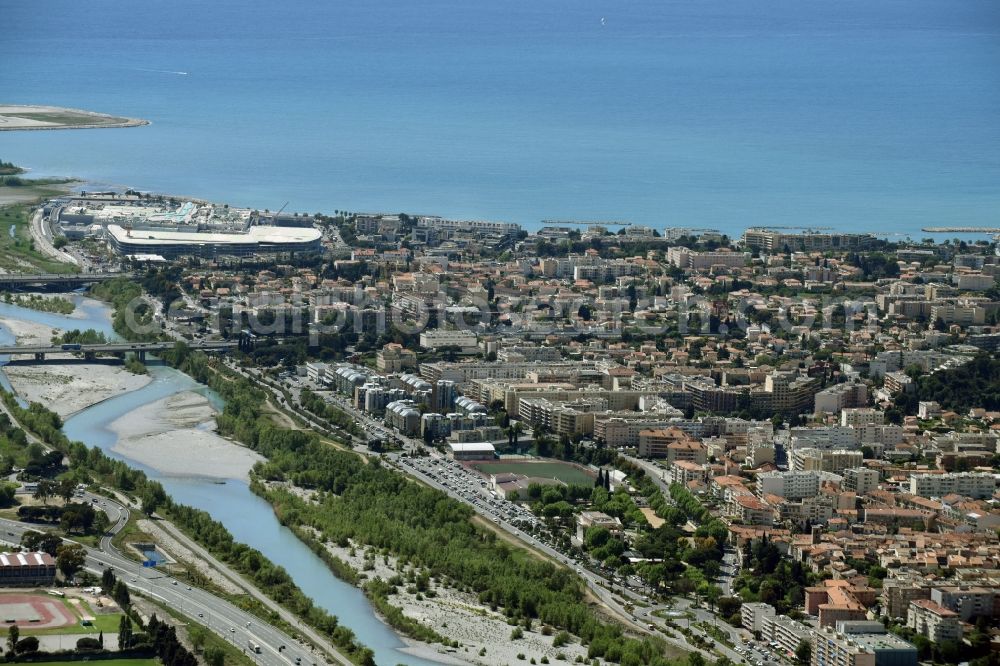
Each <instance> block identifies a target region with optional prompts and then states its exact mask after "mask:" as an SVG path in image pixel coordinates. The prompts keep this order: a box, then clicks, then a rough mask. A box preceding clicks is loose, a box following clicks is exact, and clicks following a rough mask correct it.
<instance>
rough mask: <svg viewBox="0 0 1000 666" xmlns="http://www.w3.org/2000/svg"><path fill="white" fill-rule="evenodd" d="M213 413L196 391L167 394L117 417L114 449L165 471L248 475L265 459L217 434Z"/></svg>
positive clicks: (212, 475) (223, 476)
mask: <svg viewBox="0 0 1000 666" xmlns="http://www.w3.org/2000/svg"><path fill="white" fill-rule="evenodd" d="M214 416H215V410H214V409H213V408H212V406H211V405H210V404H209V402H208V399H207V398H205V397H204V396H202V395H200V394H198V393H194V392H192V391H185V392H183V393H177V394H175V395H172V396H168V397H166V398H163V399H161V400H157V401H156V402H152V403H150V404H148V405H145V406H143V407H140V408H139V409H137V410H135V411H134V412H131V413H129V414H126V415H125V416H122V417H121V418H119V419H117V420H115V421H113V422H112V423H111V429H112V430H113V431H114V432H115V433H116V434H117V435H118V443H117V444H115V446H114V447H113V450H114V451H115V452H116V453H120V454H121V455H123V456H125V457H127V458H130V459H132V460H135V461H137V462H140V463H142V464H143V465H148V466H149V467H152V468H153V469H155V470H157V471H159V472H162V473H163V474H170V475H177V476H192V475H197V476H201V477H209V478H218V479H247V478H248V477H249V472H250V468H251V467H253V466H254V465H255V464H256V463H257V462H258V461H261V460H263V459H264V458H263V457H262V456H260V455H258V454H257V453H255V452H253V451H251V450H250V449H248V448H246V447H243V446H239V445H238V444H234V443H233V442H231V441H229V440H227V439H225V438H224V437H222V436H220V435H218V434H216V432H215V419H214Z"/></svg>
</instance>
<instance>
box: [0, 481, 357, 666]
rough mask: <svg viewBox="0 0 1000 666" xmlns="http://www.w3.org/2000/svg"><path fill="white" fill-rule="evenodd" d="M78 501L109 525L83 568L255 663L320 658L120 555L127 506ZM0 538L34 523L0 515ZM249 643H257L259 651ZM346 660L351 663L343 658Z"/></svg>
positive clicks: (284, 664) (281, 665)
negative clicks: (113, 579) (117, 540)
mask: <svg viewBox="0 0 1000 666" xmlns="http://www.w3.org/2000/svg"><path fill="white" fill-rule="evenodd" d="M82 499H83V500H85V501H86V500H89V501H92V502H93V503H94V504H95V505H97V506H98V507H99V508H100V509H102V510H103V511H104V512H105V513H106V514H107V515H108V518H109V520H110V521H111V522H112V523H113V524H114V526H113V527H112V528H111V529H110V530H108V532H107V534H106V535H105V536H103V537H102V538H101V541H100V547H99V548H87V549H86V550H87V559H86V563H85V565H84V568H85V569H86V570H88V571H90V572H92V573H95V574H97V575H100V574H102V573H103V572H104V571H105V570H106V569H111V570H113V571H114V573H115V575H116V576H117V577H118V579H119V580H122V581H123V582H125V584H126V585H128V587H129V589H130V590H132V591H136V592H139V593H141V594H142V595H144V596H146V597H149V598H151V599H153V600H155V601H159V602H161V603H163V604H164V605H166V606H167V607H168V608H170V609H172V610H175V611H177V612H178V613H181V614H183V615H186V616H187V617H189V618H191V620H192V621H194V622H197V623H198V624H201V625H204V626H205V627H207V628H208V629H210V630H211V631H213V632H214V633H216V634H218V635H219V636H221V637H223V638H224V639H225V640H227V641H229V642H231V643H233V644H234V645H235V646H236V648H237V649H240V650H242V651H243V652H245V653H246V654H247V655H248V656H249V657H251V658H252V659H253V660H254V662H256V663H258V664H262V665H266V666H288V665H289V664H292V665H300V664H302V665H308V666H313V664H317V663H319V662H325V659H324V658H323V657H322V656H321V655H318V654H316V653H315V652H314V651H312V650H311V649H310V647H308V646H306V645H303V644H302V643H300V642H299V641H296V640H293V639H292V638H291V637H290V636H289V635H288V634H286V633H285V632H283V631H281V630H280V629H278V628H276V627H273V626H271V625H270V624H267V623H265V622H263V621H261V620H260V619H259V618H258V617H257V616H255V615H251V614H250V613H248V612H246V611H244V610H241V609H239V608H237V607H236V606H234V605H233V604H231V603H229V602H228V601H225V600H224V599H220V598H219V597H216V596H214V595H213V594H211V593H210V592H207V591H205V590H203V589H200V588H198V587H192V586H190V585H188V584H186V583H184V582H182V581H179V580H177V579H175V578H173V577H171V576H168V575H166V574H164V573H163V572H161V571H158V570H157V569H155V568H147V567H143V566H142V565H141V564H140V563H139V562H136V561H135V560H131V559H129V558H127V557H125V556H124V555H122V554H121V553H120V552H118V550H117V549H116V548H115V547H114V546H113V545H112V543H111V542H112V539H113V537H114V535H115V534H117V532H118V531H119V530H121V529H122V528H123V527H124V526H125V524H126V523H127V522H128V520H129V509H128V508H127V507H125V506H123V505H121V504H119V503H117V502H114V501H112V500H110V499H107V498H104V497H100V496H98V495H90V494H89V493H88V494H85V496H84V497H83V498H82ZM0 530H2V534H0V538H2V540H3V541H6V542H8V543H11V544H14V545H17V544H20V542H21V538H22V536H23V535H24V533H25V532H30V531H38V530H39V526H37V525H30V524H27V523H21V522H17V521H13V520H5V519H0ZM251 645H256V646H259V648H260V653H257V652H255V651H254V650H253V649H252V648H251ZM344 663H345V664H347V663H350V662H347V661H346V660H345V661H344Z"/></svg>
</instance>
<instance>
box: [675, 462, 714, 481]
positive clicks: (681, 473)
mask: <svg viewBox="0 0 1000 666" xmlns="http://www.w3.org/2000/svg"><path fill="white" fill-rule="evenodd" d="M707 478H708V467H707V466H705V465H699V464H698V463H694V462H690V461H688V460H677V461H675V462H674V464H673V465H671V466H670V480H671V482H672V483H679V484H681V485H686V484H687V483H689V482H691V481H705V480H706V479H707Z"/></svg>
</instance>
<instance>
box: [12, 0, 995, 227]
mask: <svg viewBox="0 0 1000 666" xmlns="http://www.w3.org/2000/svg"><path fill="white" fill-rule="evenodd" d="M0 35H2V37H0V40H2V42H0V43H2V48H0V53H2V54H3V55H2V60H0V101H2V102H11V103H23V104H34V103H41V104H55V105H62V106H69V107H76V108H85V109H91V110H96V111H103V112H107V113H112V114H120V115H127V116H135V117H141V118H146V119H149V120H151V121H152V123H153V124H152V125H151V126H148V127H141V128H132V129H115V130H89V131H59V132H16V133H15V132H2V133H0V159H5V160H13V161H14V162H17V163H20V164H23V165H26V166H29V167H31V168H32V169H33V171H34V172H35V173H37V174H41V175H59V176H63V175H72V176H78V177H82V178H86V179H88V180H91V181H93V182H95V183H98V184H107V185H116V186H125V185H127V186H133V187H136V188H139V189H145V190H156V191H166V192H170V193H175V194H181V195H191V196H197V197H204V198H209V199H215V200H218V201H224V202H227V203H231V204H233V205H249V206H256V207H260V208H270V209H271V210H275V209H277V208H280V207H281V206H282V205H283V204H285V202H288V208H287V210H294V211H302V212H317V211H322V212H332V211H334V210H350V211H389V212H401V211H403V212H410V213H426V214H441V215H448V216H460V217H472V218H480V219H495V220H505V221H513V222H519V223H521V224H523V225H525V226H527V227H529V228H530V227H535V226H537V225H538V223H539V222H540V221H541V220H543V219H586V220H593V219H609V220H629V221H632V222H636V223H641V224H647V225H652V226H656V227H661V228H662V227H664V226H695V227H711V228H718V229H722V230H724V231H726V232H729V233H739V232H740V231H741V230H742V229H743V228H744V227H746V226H748V225H752V224H767V225H811V226H819V225H826V226H831V227H835V228H837V229H842V230H852V231H860V230H864V231H883V232H896V233H902V234H913V235H914V236H915V237H919V236H920V235H921V234H920V232H919V228H920V227H921V226H922V225H931V224H932V225H992V226H1000V2H997V0H835V1H834V0H827V1H825V2H822V1H818V0H573V1H563V0H559V1H552V0H530V1H529V0H505V1H503V2H482V1H480V2H476V1H469V0H461V1H459V0H424V1H420V2H414V1H412V0H411V1H408V2H403V1H400V0H365V1H360V0H350V1H344V0H321V1H317V0H309V1H306V0H283V1H281V2H275V1H273V0H272V1H270V2H259V1H257V0H243V1H241V2H235V1H233V0H213V1H212V2H204V1H193V0H169V1H167V0H148V1H145V2H141V3H136V2H132V1H126V0H91V1H89V2H79V1H78V0H46V1H45V2H42V3H34V2H2V3H0Z"/></svg>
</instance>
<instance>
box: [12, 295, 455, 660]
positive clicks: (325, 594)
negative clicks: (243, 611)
mask: <svg viewBox="0 0 1000 666" xmlns="http://www.w3.org/2000/svg"><path fill="white" fill-rule="evenodd" d="M72 299H73V300H74V301H75V302H76V303H77V306H78V307H77V310H76V312H74V314H73V315H72V316H65V315H58V314H52V313H47V312H38V311H35V310H30V309H27V308H22V307H18V306H15V305H10V304H6V303H3V304H0V344H13V342H14V337H13V335H12V334H11V332H10V330H9V329H7V327H5V326H3V325H2V324H3V322H4V321H5V320H7V319H17V320H21V321H28V322H35V323H39V324H44V325H46V326H52V327H55V328H61V329H72V328H79V329H87V328H93V329H96V330H99V331H102V332H104V333H105V334H108V335H113V331H112V329H111V312H110V310H109V308H108V307H107V306H105V305H104V304H101V303H97V302H95V301H93V300H90V299H86V298H84V297H82V296H80V295H73V296H72ZM6 360H7V359H6V357H2V358H0V363H6ZM149 369H150V374H151V375H152V377H153V381H152V382H150V383H149V384H147V385H146V386H144V387H143V388H140V389H138V390H135V391H131V392H129V393H124V394H122V395H119V396H116V397H114V398H110V399H108V400H105V401H103V402H100V403H98V404H96V405H93V406H91V407H88V408H87V409H84V410H82V411H80V412H78V413H76V414H74V415H73V416H72V417H70V418H68V419H67V420H66V422H65V424H64V427H63V430H64V432H65V433H66V435H67V436H68V437H69V438H70V439H73V440H79V441H81V442H84V443H86V444H88V445H90V446H97V447H99V448H101V449H102V450H103V451H104V452H105V453H106V454H108V455H109V456H111V457H114V458H118V459H122V460H125V461H126V462H128V463H129V464H130V465H131V466H132V467H135V468H136V469H141V470H143V471H144V472H145V473H146V474H147V475H149V476H150V477H151V478H154V479H156V480H157V481H159V482H160V483H162V484H163V486H164V488H166V490H167V492H168V493H170V495H171V496H172V497H173V498H174V500H176V501H178V502H180V503H182V504H187V505H190V506H193V507H196V508H199V509H202V510H204V511H207V512H208V513H209V514H211V516H212V517H213V518H215V519H216V520H218V521H219V522H221V523H222V524H224V525H225V526H226V527H227V528H228V529H229V531H230V532H231V533H232V535H233V536H234V537H235V538H236V540H237V541H241V542H243V543H245V544H248V545H250V546H252V547H254V548H256V549H257V550H259V551H260V552H262V553H263V554H264V555H265V556H267V557H268V558H269V559H270V560H271V561H272V562H274V563H276V564H279V565H281V566H282V567H284V568H285V569H286V570H287V571H288V573H289V574H290V575H291V576H292V578H293V579H294V580H295V582H296V584H297V585H298V586H299V587H300V588H301V589H302V590H304V591H305V592H306V594H308V595H309V596H311V597H312V599H313V601H315V602H316V604H317V605H319V606H320V607H322V608H325V609H326V610H327V611H329V612H330V613H332V614H334V615H336V616H337V618H338V619H339V620H340V623H341V624H342V625H344V626H347V627H349V628H350V629H351V630H352V631H353V632H354V634H355V635H356V636H357V638H358V640H360V641H361V642H362V643H363V644H364V645H365V646H367V647H369V648H371V649H372V650H374V651H375V659H376V661H377V662H378V663H379V664H382V665H390V666H391V665H392V664H400V663H402V664H411V665H413V666H432V665H434V664H437V663H438V662H434V661H428V660H426V659H420V658H417V657H414V656H412V655H409V654H406V653H405V652H402V651H401V648H405V647H406V644H405V643H404V642H403V641H402V640H401V639H400V637H399V636H398V635H397V634H396V633H395V632H394V631H393V630H392V629H391V628H390V627H388V626H387V625H386V624H385V623H384V622H382V621H381V620H380V619H379V618H378V617H377V616H376V615H375V612H374V610H373V609H372V607H371V605H370V604H369V603H368V600H367V599H366V598H365V596H364V594H363V593H362V592H361V590H359V589H358V588H356V587H354V586H353V585H350V584H348V583H345V582H344V581H342V580H340V579H338V578H337V577H336V576H334V575H333V574H332V573H331V572H330V570H329V569H328V568H327V566H326V565H325V564H324V563H323V561H322V560H321V559H319V558H318V557H317V556H316V555H315V554H314V553H313V552H312V551H311V550H309V548H307V547H306V546H305V545H304V544H303V543H302V542H301V541H299V540H298V538H297V537H296V536H295V535H294V534H293V533H292V532H291V531H290V530H288V529H287V528H285V527H283V526H282V525H281V524H280V523H279V522H278V520H277V519H276V518H275V516H274V513H273V511H272V510H271V505H270V504H268V503H267V502H265V501H264V500H262V499H261V498H260V497H258V496H256V495H254V494H253V493H252V492H251V491H250V488H249V487H248V485H247V483H246V482H245V481H242V480H239V479H229V480H227V481H226V483H225V484H218V483H213V482H212V481H210V480H207V479H205V478H203V477H202V478H199V477H197V476H191V477H184V476H169V475H165V474H161V473H160V472H158V471H157V470H155V469H152V468H150V467H148V466H145V465H142V464H140V463H137V462H136V461H134V460H130V459H128V458H126V457H124V456H121V455H119V454H118V453H116V452H114V451H113V450H112V447H113V446H114V445H115V443H116V441H117V435H116V434H115V432H114V431H112V430H111V429H110V428H109V426H110V424H111V423H112V422H114V421H115V420H116V419H118V418H119V417H121V416H123V415H125V414H128V413H129V412H131V411H132V410H135V409H137V408H139V407H141V406H143V405H146V404H149V403H151V402H155V401H157V400H160V399H162V398H165V397H167V396H170V395H173V394H175V393H180V392H183V391H196V392H198V393H201V394H203V395H205V396H206V397H207V398H208V399H209V401H210V402H211V403H212V405H213V406H214V407H215V408H216V409H221V408H222V406H223V401H222V399H221V398H220V397H219V396H218V395H217V394H216V393H215V392H214V391H212V390H210V389H208V388H206V387H205V386H204V385H201V384H198V383H197V382H195V381H194V380H193V379H191V378H190V377H189V376H187V375H185V374H184V373H182V372H179V371H177V370H174V369H173V368H169V367H166V366H157V365H151V366H150V368H149ZM0 385H3V386H4V388H6V389H8V390H10V383H9V381H8V380H7V376H6V374H4V373H0Z"/></svg>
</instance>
